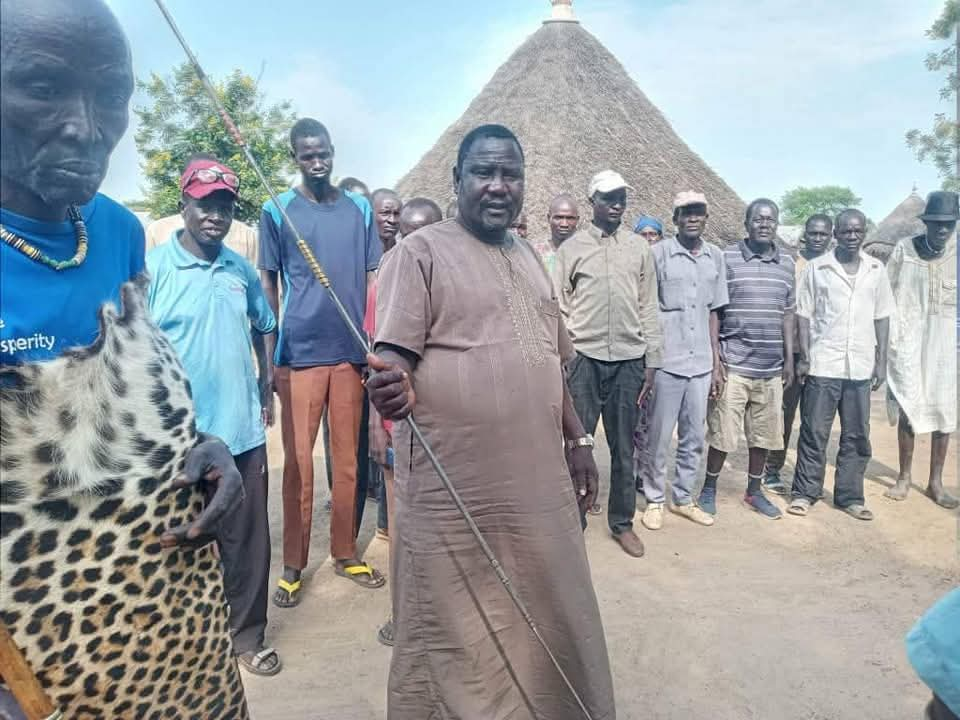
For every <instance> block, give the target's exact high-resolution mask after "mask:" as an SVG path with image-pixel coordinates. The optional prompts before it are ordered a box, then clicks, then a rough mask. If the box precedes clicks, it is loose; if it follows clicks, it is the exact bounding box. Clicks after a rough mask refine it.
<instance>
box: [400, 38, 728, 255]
mask: <svg viewBox="0 0 960 720" xmlns="http://www.w3.org/2000/svg"><path fill="white" fill-rule="evenodd" d="M491 122H493V123H500V124H503V125H506V126H507V127H509V128H510V129H511V130H513V131H514V132H515V133H516V134H517V136H518V137H519V139H520V142H521V143H522V145H523V150H524V153H525V155H526V161H527V163H526V164H527V176H526V200H525V204H524V209H525V212H526V214H527V220H528V226H529V229H530V237H531V238H543V237H547V233H548V230H547V223H546V214H547V207H548V205H549V203H550V200H551V199H552V198H553V197H554V196H556V195H557V194H558V193H560V192H570V193H572V194H573V195H574V197H577V198H583V199H584V204H583V205H584V206H581V210H580V214H581V217H582V218H584V220H585V221H587V217H588V216H589V212H588V210H589V209H588V207H585V205H586V203H585V200H586V192H587V184H588V182H589V179H590V177H591V176H592V175H593V174H594V173H596V172H598V171H600V170H605V169H607V168H612V169H614V170H617V171H618V172H620V173H621V174H622V175H623V176H624V177H625V178H626V180H627V182H628V183H630V184H631V185H632V186H633V187H635V188H636V192H634V193H631V194H630V197H629V206H628V208H627V212H626V216H625V218H624V222H629V223H632V222H633V219H634V218H635V217H636V216H637V215H639V214H640V213H641V212H645V213H648V214H651V215H655V216H657V217H659V218H661V219H662V220H663V221H664V222H665V227H666V228H667V229H671V228H672V225H671V224H670V218H671V216H672V214H673V205H672V201H673V196H674V195H675V194H676V193H677V192H678V191H680V190H699V191H701V192H703V193H705V194H706V196H707V199H708V201H709V203H710V220H709V223H708V230H707V234H706V235H707V237H708V238H709V239H712V240H715V241H716V240H721V241H724V242H728V241H731V240H735V239H738V238H740V237H741V235H742V231H743V209H744V205H743V201H742V200H740V198H739V197H738V196H737V194H736V193H735V192H734V191H733V190H732V189H731V188H730V186H728V185H727V184H726V183H725V182H724V181H723V180H721V179H720V177H719V176H718V175H717V174H716V173H715V172H713V170H711V169H710V168H709V167H708V166H707V164H706V163H705V162H704V161H703V160H702V159H701V158H700V157H699V156H698V155H697V154H696V153H694V152H693V151H692V150H691V149H690V148H689V147H688V146H687V145H686V144H685V143H684V142H683V141H682V140H681V139H680V138H679V137H678V136H677V134H676V133H675V132H674V131H673V129H672V128H671V127H670V123H668V122H667V120H666V118H664V116H663V114H661V112H660V111H659V110H657V108H656V107H654V105H653V104H652V103H651V102H650V101H649V100H648V99H647V96H646V95H644V94H643V92H641V90H640V88H638V87H637V85H636V83H634V81H633V80H631V79H630V76H629V75H627V72H626V70H625V69H624V68H623V66H622V65H621V64H620V63H619V62H618V61H617V59H616V58H615V57H614V56H613V55H611V54H610V52H608V51H607V49H606V48H604V47H603V45H601V44H600V42H598V41H597V39H596V38H595V37H593V35H591V34H590V33H589V32H587V31H586V30H584V29H583V28H582V27H581V26H580V25H579V24H578V23H576V22H547V23H544V25H543V26H542V27H541V28H540V29H539V30H537V32H535V33H534V34H533V35H532V36H531V37H529V38H528V39H527V40H526V41H525V42H524V43H523V44H522V45H521V46H520V47H519V48H518V49H517V50H516V51H515V52H514V53H513V55H512V56H511V57H510V59H509V60H507V62H506V63H504V64H503V65H502V66H501V67H500V69H499V70H497V72H496V74H494V76H493V79H491V80H490V82H489V83H487V85H486V87H484V89H483V90H482V91H481V93H480V94H479V95H478V96H477V97H476V98H475V99H474V100H473V102H472V103H470V106H469V107H468V108H467V110H466V112H464V113H463V115H462V116H461V117H460V119H459V120H457V121H456V122H455V123H454V124H453V125H451V126H450V127H449V128H447V130H446V131H445V132H444V133H443V135H441V136H440V139H439V140H438V141H437V142H436V144H435V145H434V146H433V147H432V148H431V149H430V150H429V151H428V152H427V154H426V155H424V156H423V157H422V158H421V159H420V162H418V163H417V164H416V166H414V168H413V169H412V170H411V171H410V172H408V173H407V174H406V175H405V176H404V177H403V178H401V179H400V181H399V183H398V184H397V189H398V192H400V194H401V195H402V196H403V197H412V196H414V195H426V196H427V197H431V198H433V199H434V200H436V201H437V202H438V203H440V205H441V207H445V206H446V204H447V202H448V201H449V199H450V198H451V197H452V194H453V190H452V180H451V176H452V173H451V168H452V167H453V165H454V163H455V161H456V154H457V148H458V147H459V144H460V141H461V140H462V138H463V136H464V135H465V134H466V133H467V132H469V131H470V130H471V129H473V128H474V127H476V126H477V125H481V124H483V123H491Z"/></svg>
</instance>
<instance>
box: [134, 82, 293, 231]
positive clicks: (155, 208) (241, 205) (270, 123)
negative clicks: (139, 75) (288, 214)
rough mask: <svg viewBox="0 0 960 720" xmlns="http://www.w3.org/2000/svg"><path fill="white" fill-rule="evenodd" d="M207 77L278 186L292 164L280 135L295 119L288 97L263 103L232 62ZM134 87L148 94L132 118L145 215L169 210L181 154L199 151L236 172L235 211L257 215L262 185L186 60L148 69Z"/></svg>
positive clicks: (251, 218)
mask: <svg viewBox="0 0 960 720" xmlns="http://www.w3.org/2000/svg"><path fill="white" fill-rule="evenodd" d="M211 80H212V79H211ZM212 82H213V84H214V87H215V88H216V90H217V93H218V95H219V96H220V101H221V102H222V103H223V105H224V107H225V108H226V109H227V112H228V113H229V114H230V116H231V117H232V118H233V120H234V122H236V124H237V127H238V128H239V129H240V132H241V134H242V135H243V137H244V139H245V140H246V141H247V144H248V145H249V146H250V150H251V152H252V153H253V155H254V157H255V158H256V159H257V161H258V162H259V163H260V166H261V168H262V170H263V172H264V174H265V175H266V176H267V179H268V180H270V182H271V183H272V184H273V185H274V186H275V187H282V186H283V185H284V184H285V183H286V182H287V178H288V177H289V175H290V174H291V173H292V171H293V163H292V161H291V160H290V155H289V151H288V147H289V143H288V140H287V134H288V132H289V130H290V126H291V125H292V124H293V122H294V119H295V116H294V114H293V112H292V110H291V105H290V103H289V102H286V101H285V102H281V103H277V104H274V105H271V106H269V107H266V106H265V103H264V97H263V94H262V93H261V92H260V90H259V88H258V87H257V82H256V81H255V80H254V79H253V78H252V77H250V76H249V75H246V74H244V73H243V72H242V71H240V70H234V71H233V72H232V73H231V74H230V75H229V76H228V77H227V78H226V80H224V81H222V82H216V81H213V80H212ZM138 87H139V89H140V90H142V91H143V92H144V93H145V94H146V95H147V97H148V98H149V102H148V103H147V104H146V105H145V106H143V107H138V108H135V110H134V112H136V114H137V116H138V117H139V118H140V127H139V129H138V130H137V134H136V138H135V140H136V145H137V151H138V152H139V153H140V157H141V167H142V168H143V173H144V176H145V178H146V181H147V187H146V188H145V193H144V198H143V206H144V207H146V209H147V211H148V212H149V213H150V215H151V216H152V217H154V218H160V217H164V216H166V215H171V214H174V213H176V212H177V202H178V201H179V199H180V187H179V181H180V174H181V173H182V172H183V168H184V167H185V165H186V161H187V159H188V158H189V157H190V156H191V155H192V154H193V153H198V152H205V153H210V154H212V155H214V156H215V157H216V158H217V159H218V160H220V161H221V162H223V163H225V164H226V165H228V166H229V167H230V169H232V170H233V171H234V172H236V173H237V175H238V176H239V177H240V197H239V202H238V203H237V214H236V217H237V219H238V220H243V221H244V222H253V223H255V222H257V220H258V219H259V216H260V207H261V205H263V203H264V201H266V199H267V192H266V190H264V189H263V188H262V186H261V185H260V183H259V182H258V180H257V177H256V175H255V174H254V172H253V170H252V169H251V168H250V166H249V165H248V164H247V161H246V159H245V158H244V157H243V153H242V151H241V150H240V148H239V146H237V144H236V143H235V142H234V141H233V139H232V138H231V136H230V134H229V133H228V132H227V130H226V128H225V127H224V125H223V122H222V121H221V119H220V117H219V115H217V112H216V109H215V108H214V106H213V103H212V102H211V101H210V99H209V98H208V97H207V95H206V94H205V92H204V89H203V85H202V84H201V82H200V80H199V79H198V78H197V76H196V73H194V71H193V69H192V67H191V66H190V65H189V64H188V63H183V64H182V65H179V66H177V67H176V68H174V70H173V73H172V75H171V76H170V77H162V76H160V75H157V74H156V73H154V74H152V75H151V76H150V79H149V80H147V81H138Z"/></svg>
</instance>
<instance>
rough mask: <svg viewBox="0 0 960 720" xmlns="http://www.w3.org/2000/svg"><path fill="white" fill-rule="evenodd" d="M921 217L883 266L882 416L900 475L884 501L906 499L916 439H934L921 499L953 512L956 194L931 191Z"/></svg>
mask: <svg viewBox="0 0 960 720" xmlns="http://www.w3.org/2000/svg"><path fill="white" fill-rule="evenodd" d="M920 219H921V220H923V223H924V224H925V225H926V226H927V230H926V232H925V233H924V234H923V235H917V236H916V237H912V238H905V239H903V240H901V241H900V242H899V243H898V244H897V246H896V248H895V249H894V251H893V253H892V254H891V255H890V261H889V262H888V263H887V272H888V273H889V274H890V285H891V286H892V288H893V295H894V299H895V300H896V303H897V317H896V321H895V322H893V323H891V325H890V354H889V369H888V372H887V387H888V389H889V392H888V394H887V415H888V417H889V419H890V423H891V424H894V423H897V424H898V432H897V436H898V440H899V445H900V476H899V477H898V478H897V484H896V485H895V486H894V487H892V488H890V489H889V490H887V492H886V493H884V495H886V496H887V497H888V498H890V499H892V500H903V499H904V498H906V496H907V493H908V492H909V491H910V483H911V482H912V477H911V472H910V470H911V466H912V464H913V448H914V441H915V437H916V434H917V433H932V434H933V438H932V442H931V448H930V479H929V483H928V485H927V495H928V496H929V497H930V498H931V499H932V500H933V501H934V502H935V503H937V504H938V505H940V506H942V507H945V508H948V509H953V508H955V507H957V505H958V504H960V501H958V500H957V499H956V498H955V497H953V496H951V495H950V494H949V493H947V492H946V491H945V490H944V489H943V465H944V462H945V460H946V457H947V448H948V447H949V444H950V433H952V432H953V431H954V430H955V429H956V426H957V402H956V395H957V392H956V388H957V386H956V377H957V354H956V348H955V345H956V337H957V335H956V325H955V323H956V319H957V242H956V235H955V231H956V228H957V220H958V219H960V207H958V196H957V193H954V192H942V191H939V192H932V193H930V195H929V196H928V197H927V206H926V209H925V210H924V212H923V215H921V216H920Z"/></svg>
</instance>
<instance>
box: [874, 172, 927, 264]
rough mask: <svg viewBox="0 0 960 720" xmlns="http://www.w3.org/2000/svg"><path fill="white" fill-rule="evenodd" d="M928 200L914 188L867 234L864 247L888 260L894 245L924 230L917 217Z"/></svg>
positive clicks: (876, 255)
mask: <svg viewBox="0 0 960 720" xmlns="http://www.w3.org/2000/svg"><path fill="white" fill-rule="evenodd" d="M925 206H926V202H925V201H924V199H923V198H922V197H920V196H919V195H918V194H917V191H916V189H914V190H913V192H911V193H910V194H909V195H908V196H907V199H906V200H904V201H903V202H902V203H900V204H899V205H897V206H896V207H895V208H894V209H893V212H891V213H890V214H889V215H887V216H886V217H885V218H884V219H883V220H882V221H880V224H879V225H877V227H876V228H875V229H874V231H873V232H872V233H870V234H869V235H868V236H867V239H866V241H865V242H864V244H863V249H864V250H866V251H867V252H868V253H870V254H871V255H874V256H875V257H879V258H881V259H882V260H884V261H886V259H887V258H888V257H890V253H891V252H893V247H894V245H896V244H897V243H898V242H899V241H900V240H902V239H903V238H905V237H912V236H913V235H919V234H920V233H922V232H923V231H924V224H923V222H922V221H921V220H920V219H919V218H918V217H917V215H920V214H922V213H923V208H924V207H925Z"/></svg>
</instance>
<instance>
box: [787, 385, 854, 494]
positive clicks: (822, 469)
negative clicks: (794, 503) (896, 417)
mask: <svg viewBox="0 0 960 720" xmlns="http://www.w3.org/2000/svg"><path fill="white" fill-rule="evenodd" d="M838 411H839V413H840V449H839V451H838V452H837V472H836V474H835V475H834V488H833V504H834V505H836V506H837V507H838V508H845V507H849V506H850V505H863V475H864V473H865V472H866V471H867V463H869V462H870V456H871V455H872V448H871V447H870V381H869V380H840V379H837V378H824V377H813V376H810V377H808V378H807V381H806V383H804V386H803V411H802V412H801V417H800V437H799V439H798V440H797V468H796V470H795V471H794V474H793V496H794V497H804V498H807V499H808V500H809V501H810V502H811V504H812V503H815V502H816V501H817V500H819V499H820V492H821V490H823V476H824V474H825V473H826V468H827V443H829V442H830V431H831V430H832V429H833V419H834V418H835V417H836V416H837V412H838Z"/></svg>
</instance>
